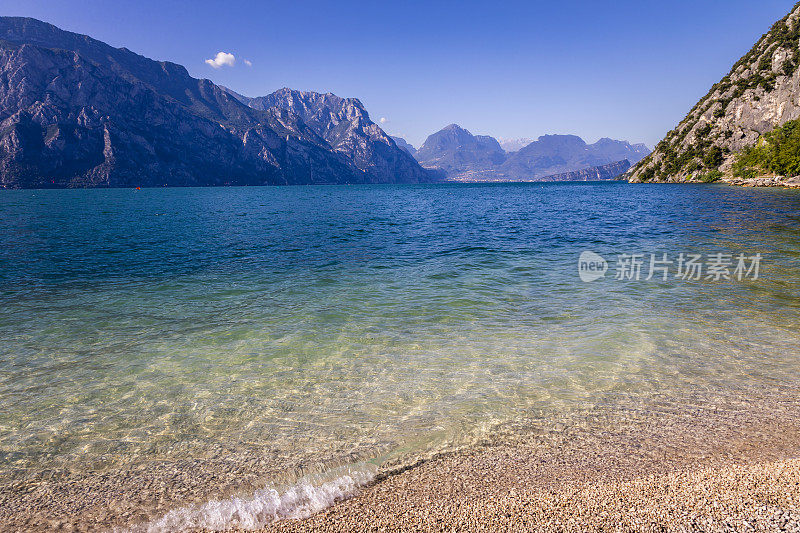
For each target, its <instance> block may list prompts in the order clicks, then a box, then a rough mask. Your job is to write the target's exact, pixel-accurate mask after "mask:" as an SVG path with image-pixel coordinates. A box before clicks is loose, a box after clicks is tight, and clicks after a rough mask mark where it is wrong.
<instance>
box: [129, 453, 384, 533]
mask: <svg viewBox="0 0 800 533" xmlns="http://www.w3.org/2000/svg"><path fill="white" fill-rule="evenodd" d="M376 472H377V469H376V468H375V467H374V466H372V465H368V464H365V463H361V464H358V465H351V466H349V467H342V468H338V469H335V470H332V471H330V472H327V473H326V474H318V475H312V476H306V477H304V478H302V479H301V480H300V481H298V482H297V483H295V484H294V485H291V486H289V487H286V488H285V489H284V490H283V491H282V492H281V491H278V490H276V489H274V488H264V489H261V490H258V491H256V492H255V494H253V496H252V497H250V498H231V499H229V500H223V501H210V502H208V503H206V504H203V505H196V506H190V507H183V508H180V509H175V510H172V511H170V512H168V513H167V514H165V515H164V516H163V517H162V518H160V519H158V520H155V521H153V522H150V523H148V524H144V525H142V526H140V527H138V528H136V527H135V528H133V531H142V532H147V533H161V532H168V531H185V530H187V529H191V530H194V529H205V530H211V531H223V530H226V529H258V528H262V527H264V526H266V525H267V524H269V523H270V522H274V521H275V520H281V519H287V518H288V519H292V518H294V519H299V518H306V517H308V516H311V515H312V514H314V513H316V512H319V511H321V510H323V509H325V508H326V507H328V506H330V505H332V504H333V503H335V502H337V501H340V500H344V499H347V498H350V497H352V496H354V495H355V494H356V493H357V492H358V490H359V489H360V488H361V487H363V486H364V485H366V484H367V483H369V482H370V481H372V480H373V479H375V474H376Z"/></svg>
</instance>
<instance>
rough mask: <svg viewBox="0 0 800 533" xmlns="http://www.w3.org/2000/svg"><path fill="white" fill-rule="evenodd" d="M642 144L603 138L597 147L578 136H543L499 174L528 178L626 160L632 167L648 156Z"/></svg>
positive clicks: (514, 155) (508, 162)
mask: <svg viewBox="0 0 800 533" xmlns="http://www.w3.org/2000/svg"><path fill="white" fill-rule="evenodd" d="M648 153H650V150H649V149H648V148H647V147H646V146H644V145H643V144H636V145H631V144H630V143H629V142H627V141H615V140H612V139H600V140H599V141H597V142H596V143H594V144H586V142H585V141H584V140H583V139H581V138H580V137H578V136H576V135H544V136H542V137H539V139H538V140H537V141H534V142H532V143H530V144H529V145H527V146H526V147H524V148H522V149H521V150H519V151H517V152H514V153H513V154H510V155H509V156H508V159H507V160H506V161H505V163H503V165H502V166H501V167H500V169H499V171H500V172H501V173H502V174H505V175H507V176H509V177H512V178H518V179H527V178H537V177H544V176H548V175H552V174H561V173H569V172H573V171H575V170H580V169H584V168H589V167H598V166H603V165H608V164H609V163H616V162H619V161H622V160H625V159H627V160H628V161H629V162H630V163H631V164H633V163H636V162H638V161H640V160H641V159H642V158H644V157H645V156H647V154H648Z"/></svg>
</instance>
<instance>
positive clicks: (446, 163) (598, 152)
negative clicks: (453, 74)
mask: <svg viewBox="0 0 800 533" xmlns="http://www.w3.org/2000/svg"><path fill="white" fill-rule="evenodd" d="M396 139H397V138H396ZM404 142H405V141H403V143H404ZM400 145H401V143H399V142H398V146H400ZM512 146H514V145H512ZM409 153H412V152H409ZM649 153H650V150H649V149H648V148H647V146H645V145H644V144H631V143H629V142H627V141H617V140H613V139H608V138H603V139H600V140H599V141H597V142H596V143H594V144H587V143H586V142H585V141H584V140H583V139H581V138H580V137H577V136H575V135H544V136H542V137H539V138H538V139H537V140H536V141H533V142H530V143H528V144H527V145H525V146H524V147H522V148H519V149H518V150H515V151H512V152H508V151H506V150H504V149H503V147H502V146H501V144H500V143H499V142H498V141H497V139H495V138H493V137H490V136H487V135H473V134H472V133H470V132H469V131H468V130H466V129H464V128H462V127H461V126H459V125H457V124H450V125H449V126H446V127H445V128H443V129H441V130H440V131H437V132H436V133H434V134H432V135H430V136H429V137H428V138H427V139H426V140H425V142H424V143H423V145H422V146H421V147H420V148H419V149H418V150H416V151H415V152H413V155H414V157H416V158H417V160H418V161H419V162H420V164H421V165H422V166H423V167H425V168H429V169H437V170H441V171H442V172H444V173H445V174H446V175H447V177H448V179H451V180H456V181H548V180H558V181H560V180H564V179H569V177H570V176H573V177H574V178H575V179H576V180H580V179H613V178H615V177H617V176H618V175H620V174H622V173H624V172H625V171H626V170H628V168H629V167H630V165H631V164H635V163H638V162H639V161H640V160H641V159H642V158H644V157H645V156H647V155H648V154H649ZM623 162H627V163H623ZM592 176H594V178H591V177H592Z"/></svg>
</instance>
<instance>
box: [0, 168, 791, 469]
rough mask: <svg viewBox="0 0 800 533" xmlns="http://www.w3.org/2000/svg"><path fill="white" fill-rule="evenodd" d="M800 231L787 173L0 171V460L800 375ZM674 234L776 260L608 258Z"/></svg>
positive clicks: (348, 427) (337, 449) (209, 453)
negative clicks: (785, 186) (715, 179)
mask: <svg viewBox="0 0 800 533" xmlns="http://www.w3.org/2000/svg"><path fill="white" fill-rule="evenodd" d="M798 228H800V194H798V193H797V192H791V191H784V190H778V189H740V188H729V187H722V186H629V185H626V184H619V183H604V184H544V185H542V184H520V185H437V186H363V187H362V186H343V187H322V186H320V187H283V188H217V189H163V190H155V189H154V190H141V191H134V190H77V191H0V406H1V407H2V408H0V475H3V476H12V477H16V478H19V477H23V478H24V477H25V476H31V475H35V474H37V473H41V472H42V471H45V470H52V469H69V470H71V471H89V470H94V471H97V470H104V469H114V468H120V467H122V466H124V465H129V464H131V463H137V462H142V461H153V460H167V461H169V460H177V459H182V458H187V457H189V458H199V459H203V458H205V457H218V456H219V455H220V454H224V453H234V454H235V453H237V452H242V451H247V453H259V454H265V455H268V456H270V457H271V458H274V460H275V461H276V462H280V461H283V462H285V464H286V465H287V468H289V469H290V470H291V468H293V467H295V466H297V465H299V464H301V463H302V462H303V460H304V458H307V457H322V456H330V457H350V458H351V459H352V460H353V461H356V460H372V461H374V462H376V463H378V464H379V463H380V462H381V461H384V460H386V459H387V458H389V457H396V456H399V455H404V454H405V455H413V454H415V453H422V452H424V451H428V450H431V449H434V448H436V447H437V446H442V445H444V444H446V443H453V442H458V441H460V440H469V439H470V438H473V437H476V436H480V435H481V434H482V433H485V432H487V431H492V430H493V429H492V428H497V427H500V426H502V424H503V423H504V422H506V421H511V420H514V419H516V418H519V417H529V416H531V413H545V412H559V411H564V412H566V411H569V410H573V409H580V408H585V407H591V406H594V405H598V404H603V403H608V404H613V403H615V402H616V403H618V404H620V405H624V404H625V403H626V402H633V401H635V400H636V399H637V398H643V397H646V396H648V395H659V396H660V397H662V398H664V397H666V398H674V399H675V401H676V402H679V401H680V399H681V398H682V397H684V396H685V395H687V394H692V393H696V392H697V391H733V393H735V391H736V390H739V389H745V388H747V387H760V388H765V389H770V388H780V387H793V386H796V385H797V381H798V375H800V293H799V291H800V277H799V276H800V234H799V233H798ZM584 250H592V251H595V252H597V253H599V254H601V255H603V256H604V257H605V258H606V259H607V260H608V261H609V267H610V270H609V272H608V273H607V275H606V277H605V279H601V280H598V281H594V282H592V283H584V282H582V281H581V280H580V279H579V277H578V270H577V266H578V256H579V254H580V253H581V252H582V251H584ZM681 252H683V253H701V254H710V253H717V252H725V253H731V254H739V253H742V252H743V253H745V254H747V255H753V254H755V253H761V254H762V255H763V260H762V265H761V271H760V277H759V279H758V280H752V279H748V280H743V281H738V280H733V281H719V282H713V281H708V280H701V281H693V282H692V281H683V280H680V279H675V278H673V277H670V279H669V280H668V281H666V282H664V281H662V280H660V279H659V280H655V279H654V280H650V281H646V280H644V279H642V280H640V281H627V282H624V281H618V280H615V279H614V276H615V274H616V270H615V266H616V255H617V254H623V253H643V254H646V255H645V260H646V262H648V261H649V254H650V253H658V254H659V255H660V254H662V253H667V254H668V255H669V256H670V258H673V259H677V255H678V254H679V253H681ZM647 267H648V265H647V264H645V269H644V271H643V276H642V278H645V277H646V276H647ZM323 466H324V465H323ZM331 466H335V465H331Z"/></svg>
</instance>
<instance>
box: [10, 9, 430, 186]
mask: <svg viewBox="0 0 800 533" xmlns="http://www.w3.org/2000/svg"><path fill="white" fill-rule="evenodd" d="M437 177H438V174H437V173H436V172H434V171H429V170H426V169H423V168H422V167H421V166H420V165H419V164H418V163H417V162H416V161H415V160H414V158H413V157H411V156H410V155H409V154H408V153H407V152H406V151H404V150H402V149H400V148H398V146H397V145H396V143H395V142H394V141H393V140H392V139H391V138H390V137H389V136H388V135H386V134H385V133H384V132H383V131H382V130H381V128H380V127H378V126H377V125H376V124H375V123H374V122H372V121H371V120H370V118H369V114H368V113H367V111H366V110H365V109H364V106H363V105H362V104H361V102H360V101H358V100H357V99H352V98H339V97H337V96H335V95H332V94H318V93H312V92H299V91H292V90H290V89H281V90H279V91H277V92H275V93H273V94H270V95H268V96H264V97H260V98H246V97H243V96H241V95H238V94H236V93H233V92H232V91H230V90H228V89H226V88H224V87H221V86H218V85H215V84H214V83H212V82H211V81H209V80H199V79H195V78H193V77H191V76H190V75H189V74H188V72H187V70H186V69H185V68H184V67H182V66H181V65H177V64H175V63H170V62H163V61H162V62H158V61H153V60H151V59H148V58H145V57H143V56H140V55H138V54H135V53H133V52H131V51H130V50H128V49H126V48H113V47H111V46H109V45H107V44H105V43H102V42H100V41H97V40H95V39H92V38H90V37H88V36H85V35H79V34H75V33H71V32H67V31H63V30H60V29H59V28H57V27H55V26H53V25H51V24H47V23H44V22H41V21H38V20H35V19H30V18H19V17H0V187H3V188H30V187H49V188H61V187H122V186H163V185H169V186H187V185H271V184H310V183H398V182H412V183H417V182H426V181H432V180H436V179H437Z"/></svg>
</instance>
